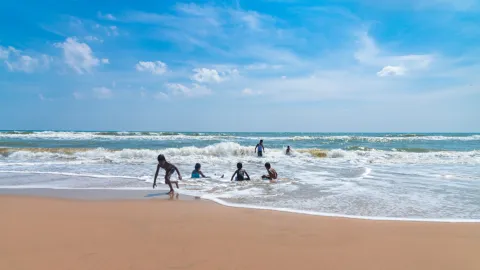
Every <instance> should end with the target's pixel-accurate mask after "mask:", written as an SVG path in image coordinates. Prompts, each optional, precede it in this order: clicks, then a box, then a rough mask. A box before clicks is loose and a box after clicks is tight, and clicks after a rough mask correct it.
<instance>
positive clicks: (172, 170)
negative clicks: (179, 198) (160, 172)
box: [165, 168, 175, 183]
mask: <svg viewBox="0 0 480 270" xmlns="http://www.w3.org/2000/svg"><path fill="white" fill-rule="evenodd" d="M174 173H175V169H174V168H171V169H170V170H168V171H167V172H166V173H165V183H167V182H168V181H170V177H172V175H173V174H174Z"/></svg>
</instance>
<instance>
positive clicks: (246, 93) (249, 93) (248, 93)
mask: <svg viewBox="0 0 480 270" xmlns="http://www.w3.org/2000/svg"><path fill="white" fill-rule="evenodd" d="M241 94H242V95H244V96H258V95H261V94H262V92H261V91H254V90H252V89H250V88H245V89H243V90H242V92H241Z"/></svg>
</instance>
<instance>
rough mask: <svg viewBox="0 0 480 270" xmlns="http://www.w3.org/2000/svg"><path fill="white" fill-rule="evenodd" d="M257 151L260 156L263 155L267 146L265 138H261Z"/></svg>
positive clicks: (256, 147)
mask: <svg viewBox="0 0 480 270" xmlns="http://www.w3.org/2000/svg"><path fill="white" fill-rule="evenodd" d="M255 152H256V153H257V155H258V156H259V157H261V156H263V153H264V152H265V147H264V146H263V140H260V142H259V143H258V144H257V145H256V146H255Z"/></svg>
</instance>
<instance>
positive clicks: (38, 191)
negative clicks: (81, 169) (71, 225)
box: [0, 187, 480, 224]
mask: <svg viewBox="0 0 480 270" xmlns="http://www.w3.org/2000/svg"><path fill="white" fill-rule="evenodd" d="M177 191H178V190H176V192H175V195H174V196H171V195H169V194H168V190H167V189H161V188H160V189H156V190H148V189H123V188H118V189H115V188H110V189H101V188H76V189H75V188H23V187H19V188H1V187H0V198H2V197H9V196H19V197H27V198H28V197H32V198H47V199H65V200H74V201H75V200H87V201H88V200H92V201H130V200H133V201H135V200H148V199H163V200H172V199H174V198H175V199H180V200H188V201H191V200H203V201H208V202H211V203H213V204H218V205H220V206H223V207H227V208H234V209H235V208H236V209H249V210H256V211H258V210H260V211H272V212H279V213H288V214H296V215H302V216H316V217H325V218H341V219H352V220H366V221H386V222H407V223H408V222H414V223H452V224H455V223H459V224H462V223H465V224H469V223H470V224H472V223H473V224H480V219H455V218H451V219H450V218H449V219H440V218H438V219H436V218H400V217H376V216H357V215H345V214H335V213H323V212H315V211H306V210H296V209H289V208H273V207H262V206H255V205H249V204H237V203H229V202H225V201H223V200H221V199H218V198H214V197H210V196H208V195H207V196H202V197H199V196H191V195H188V194H183V193H182V190H180V192H177Z"/></svg>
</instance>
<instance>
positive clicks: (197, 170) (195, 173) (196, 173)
mask: <svg viewBox="0 0 480 270" xmlns="http://www.w3.org/2000/svg"><path fill="white" fill-rule="evenodd" d="M200 168H202V165H201V164H200V163H197V164H195V170H193V171H192V178H200V176H201V177H203V178H205V177H206V176H205V175H204V174H203V173H202V171H200Z"/></svg>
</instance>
